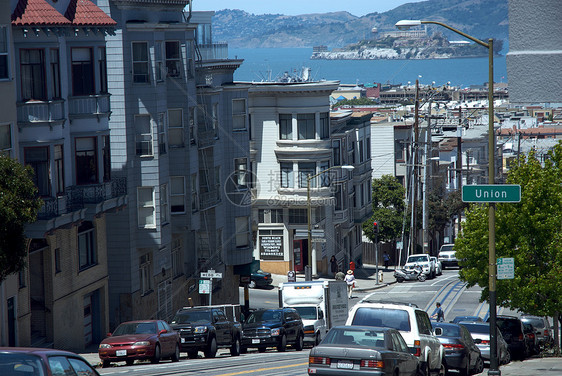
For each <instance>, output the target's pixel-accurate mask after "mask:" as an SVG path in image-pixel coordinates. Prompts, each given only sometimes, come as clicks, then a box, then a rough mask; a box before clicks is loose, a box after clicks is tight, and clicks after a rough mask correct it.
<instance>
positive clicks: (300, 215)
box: [289, 209, 308, 225]
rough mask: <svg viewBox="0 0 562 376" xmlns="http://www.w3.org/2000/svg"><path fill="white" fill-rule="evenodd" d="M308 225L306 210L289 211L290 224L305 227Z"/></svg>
mask: <svg viewBox="0 0 562 376" xmlns="http://www.w3.org/2000/svg"><path fill="white" fill-rule="evenodd" d="M307 223H308V212H307V210H306V209H289V224H290V225H304V224H307Z"/></svg>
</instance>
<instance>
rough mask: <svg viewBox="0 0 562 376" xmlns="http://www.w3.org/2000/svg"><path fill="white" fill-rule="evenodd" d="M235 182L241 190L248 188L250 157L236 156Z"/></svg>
mask: <svg viewBox="0 0 562 376" xmlns="http://www.w3.org/2000/svg"><path fill="white" fill-rule="evenodd" d="M234 184H236V189H237V190H239V191H241V190H245V189H248V158H246V157H243V158H234Z"/></svg>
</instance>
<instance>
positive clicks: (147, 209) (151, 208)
mask: <svg viewBox="0 0 562 376" xmlns="http://www.w3.org/2000/svg"><path fill="white" fill-rule="evenodd" d="M149 192H150V193H149ZM148 194H150V196H151V197H152V200H145V201H141V198H142V197H143V195H146V198H148ZM155 209H156V208H155V199H154V187H137V213H138V226H139V228H155V227H156V210H155ZM150 217H152V221H150V220H149V219H150ZM142 218H144V220H141V219H142Z"/></svg>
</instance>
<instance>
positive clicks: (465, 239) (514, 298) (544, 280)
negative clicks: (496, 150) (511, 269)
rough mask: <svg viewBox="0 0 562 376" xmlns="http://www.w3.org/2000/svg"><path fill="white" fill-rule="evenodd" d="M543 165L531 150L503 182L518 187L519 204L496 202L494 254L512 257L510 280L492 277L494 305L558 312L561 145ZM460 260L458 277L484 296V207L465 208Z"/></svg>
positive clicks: (561, 294)
mask: <svg viewBox="0 0 562 376" xmlns="http://www.w3.org/2000/svg"><path fill="white" fill-rule="evenodd" d="M549 156H550V159H549V160H547V161H546V162H545V163H544V165H541V163H540V162H539V161H538V160H537V158H536V157H535V155H534V153H531V154H530V155H529V157H528V158H522V161H521V163H520V165H518V166H517V165H516V166H514V168H513V169H512V170H511V171H510V174H509V177H508V183H510V184H520V185H521V202H520V203H517V204H498V205H497V210H496V218H495V219H496V227H495V229H496V231H495V233H496V256H497V257H498V258H499V257H513V258H514V259H515V278H514V279H511V280H498V281H497V302H498V305H501V306H504V307H509V308H511V309H514V310H521V311H523V312H527V313H530V314H534V315H540V316H553V315H554V313H555V312H560V311H562V284H561V283H560V276H561V275H562V234H561V232H560V229H561V224H562V190H561V189H560V185H561V184H562V144H558V145H557V146H556V147H554V149H553V150H552V151H551V152H550V153H549ZM455 249H456V250H457V258H460V259H463V260H464V261H463V265H464V266H465V268H464V269H462V270H461V273H460V274H461V279H463V280H465V281H467V282H468V284H469V285H470V286H473V285H475V284H478V285H480V286H482V287H483V288H484V292H483V295H482V299H487V297H488V207H487V205H472V206H471V208H470V209H469V210H467V211H466V222H465V224H464V226H463V233H462V235H461V236H460V237H459V238H458V239H457V241H456V243H455Z"/></svg>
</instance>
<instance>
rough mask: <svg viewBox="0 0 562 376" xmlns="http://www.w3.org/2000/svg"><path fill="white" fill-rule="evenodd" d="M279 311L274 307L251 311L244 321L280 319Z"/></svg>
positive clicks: (249, 322) (250, 322)
mask: <svg viewBox="0 0 562 376" xmlns="http://www.w3.org/2000/svg"><path fill="white" fill-rule="evenodd" d="M281 313H282V312H281V311H280V310H276V309H268V310H265V311H255V312H252V314H251V315H250V317H248V320H246V323H248V324H253V323H256V322H264V321H281Z"/></svg>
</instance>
